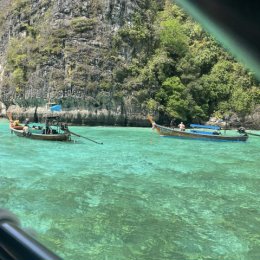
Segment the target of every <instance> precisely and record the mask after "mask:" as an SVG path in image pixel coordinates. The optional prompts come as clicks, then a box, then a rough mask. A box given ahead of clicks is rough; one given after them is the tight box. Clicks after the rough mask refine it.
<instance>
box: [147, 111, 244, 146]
mask: <svg viewBox="0 0 260 260" xmlns="http://www.w3.org/2000/svg"><path fill="white" fill-rule="evenodd" d="M148 120H149V121H150V123H151V124H152V128H153V129H156V131H157V132H158V134H159V135H160V136H165V137H177V138H185V139H201V140H212V141H242V142H245V141H246V140H247V139H248V135H247V134H246V133H243V134H237V135H225V134H222V133H221V131H220V130H221V128H220V127H219V126H212V125H197V124H191V125H190V126H191V127H192V129H188V130H185V131H181V130H178V129H174V128H171V127H165V126H161V125H158V124H157V123H155V122H154V121H153V119H152V117H151V116H148ZM205 129H206V130H205ZM210 130H213V131H210Z"/></svg>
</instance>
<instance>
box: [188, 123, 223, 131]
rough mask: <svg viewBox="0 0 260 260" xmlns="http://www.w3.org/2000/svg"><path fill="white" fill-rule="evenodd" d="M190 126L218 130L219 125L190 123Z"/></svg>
mask: <svg viewBox="0 0 260 260" xmlns="http://www.w3.org/2000/svg"><path fill="white" fill-rule="evenodd" d="M190 127H192V128H206V129H213V130H220V129H221V127H220V126H217V125H198V124H191V125H190Z"/></svg>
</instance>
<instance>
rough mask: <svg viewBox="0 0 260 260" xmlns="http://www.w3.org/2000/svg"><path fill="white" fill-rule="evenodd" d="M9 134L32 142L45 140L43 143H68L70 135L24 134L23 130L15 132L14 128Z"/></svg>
mask: <svg viewBox="0 0 260 260" xmlns="http://www.w3.org/2000/svg"><path fill="white" fill-rule="evenodd" d="M10 129H11V132H12V133H14V134H15V135H17V136H19V137H24V138H28V139H34V140H45V141H69V140H70V134H67V133H64V134H34V133H28V134H26V133H25V132H24V131H23V130H17V129H14V128H10Z"/></svg>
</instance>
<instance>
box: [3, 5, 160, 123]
mask: <svg viewBox="0 0 260 260" xmlns="http://www.w3.org/2000/svg"><path fill="white" fill-rule="evenodd" d="M155 4H156V8H155V9H153V10H156V9H158V10H159V9H160V8H162V6H163V1H159V0H158V1H148V0H145V1H144V0H135V1H131V0H75V1H70V0H57V1H54V0H43V1H39V0H12V1H3V0H1V1H0V7H1V10H2V11H1V14H0V28H1V33H0V37H1V38H0V101H1V102H3V103H4V105H5V106H6V108H7V109H9V110H12V111H13V112H14V113H17V115H18V116H20V117H27V116H29V117H32V116H33V114H34V112H35V108H37V111H38V112H39V113H40V116H41V114H42V113H44V108H45V104H46V102H54V103H61V104H62V105H63V109H64V111H67V112H66V113H65V112H64V116H66V117H67V118H66V119H67V121H68V122H72V123H78V124H109V125H115V124H118V125H146V124H147V122H146V119H145V114H146V113H145V111H143V108H142V102H140V100H137V99H136V97H134V96H133V95H132V93H131V92H127V91H122V92H120V89H119V88H120V84H119V83H120V82H122V79H121V78H120V77H119V76H118V75H116V73H115V71H116V70H117V69H118V67H119V66H121V65H122V64H124V63H127V62H128V60H129V59H131V57H132V55H133V53H134V52H135V51H136V50H135V49H136V46H135V47H134V46H133V47H132V48H131V47H129V45H128V46H124V45H120V46H119V47H118V45H117V46H116V44H117V41H116V40H117V34H118V31H119V30H120V28H122V27H123V26H125V25H129V24H131V23H132V20H133V17H134V16H135V15H136V14H141V15H142V14H143V13H145V12H146V11H147V10H149V9H150V8H151V6H154V5H155ZM155 12H156V11H155Z"/></svg>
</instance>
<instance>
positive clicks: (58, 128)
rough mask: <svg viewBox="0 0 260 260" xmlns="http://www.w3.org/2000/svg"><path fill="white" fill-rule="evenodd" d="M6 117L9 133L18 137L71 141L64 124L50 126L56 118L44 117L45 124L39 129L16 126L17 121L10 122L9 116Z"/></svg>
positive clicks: (36, 127)
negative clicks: (7, 118) (8, 121)
mask: <svg viewBox="0 0 260 260" xmlns="http://www.w3.org/2000/svg"><path fill="white" fill-rule="evenodd" d="M8 117H9V120H10V130H11V133H14V134H15V135H17V136H19V137H24V138H29V139H35V140H46V141H69V140H70V139H71V138H70V136H71V135H70V131H69V130H68V128H67V127H66V126H64V124H62V123H58V122H57V123H56V124H55V126H53V125H52V124H51V122H52V120H57V119H58V117H57V116H55V117H53V116H52V117H46V122H45V124H44V125H43V126H41V127H39V126H29V125H21V124H17V121H16V122H15V121H14V120H12V117H11V115H10V114H9V115H8Z"/></svg>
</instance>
